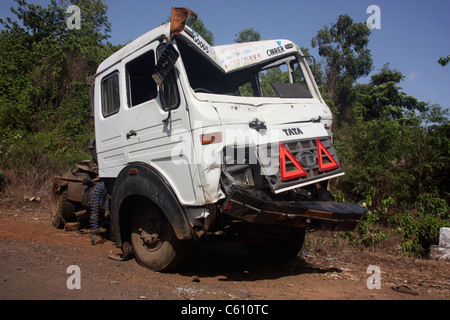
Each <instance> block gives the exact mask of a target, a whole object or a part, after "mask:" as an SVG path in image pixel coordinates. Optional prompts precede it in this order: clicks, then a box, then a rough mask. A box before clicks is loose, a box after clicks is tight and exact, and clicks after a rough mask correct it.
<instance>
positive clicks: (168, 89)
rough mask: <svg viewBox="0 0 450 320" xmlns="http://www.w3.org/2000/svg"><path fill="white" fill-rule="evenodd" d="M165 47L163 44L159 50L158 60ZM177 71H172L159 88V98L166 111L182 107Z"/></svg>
mask: <svg viewBox="0 0 450 320" xmlns="http://www.w3.org/2000/svg"><path fill="white" fill-rule="evenodd" d="M164 49H165V45H164V44H161V45H160V46H159V47H158V49H157V57H158V60H159V58H160V57H161V55H162V54H163V52H164ZM175 75H176V69H175V68H174V69H172V71H171V72H170V74H169V75H168V76H167V78H166V80H165V81H164V83H163V84H162V86H161V87H160V88H159V96H160V98H161V103H162V107H163V110H164V111H169V109H171V110H175V109H177V108H178V107H179V106H180V95H179V93H178V87H177V81H176V76H175Z"/></svg>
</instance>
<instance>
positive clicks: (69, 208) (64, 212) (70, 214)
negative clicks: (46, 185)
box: [50, 183, 77, 229]
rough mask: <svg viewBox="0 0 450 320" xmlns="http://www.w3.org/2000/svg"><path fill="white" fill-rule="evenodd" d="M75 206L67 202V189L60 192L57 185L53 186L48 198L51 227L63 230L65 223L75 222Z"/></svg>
mask: <svg viewBox="0 0 450 320" xmlns="http://www.w3.org/2000/svg"><path fill="white" fill-rule="evenodd" d="M74 213H75V205H74V204H73V203H72V202H70V201H69V200H67V189H65V190H61V188H60V187H59V186H58V184H57V183H54V184H53V187H52V193H51V196H50V216H51V219H52V225H53V226H54V227H55V228H57V229H63V228H64V225H65V224H66V223H67V222H75V221H76V220H77V217H76V216H75V214H74Z"/></svg>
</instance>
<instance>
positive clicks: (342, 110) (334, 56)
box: [311, 15, 372, 119]
mask: <svg viewBox="0 0 450 320" xmlns="http://www.w3.org/2000/svg"><path fill="white" fill-rule="evenodd" d="M370 33H371V32H370V30H369V29H368V28H367V26H366V24H364V23H354V22H353V19H352V18H350V16H348V15H341V16H339V19H338V20H337V21H336V23H333V24H332V25H331V27H330V28H329V27H327V26H324V28H323V29H321V30H319V31H318V32H317V35H316V36H315V37H314V38H313V39H312V41H311V45H312V47H313V48H315V47H318V50H319V55H320V56H321V57H323V58H325V61H326V71H325V79H324V80H323V83H324V91H325V92H326V93H327V95H328V96H329V97H330V99H331V100H332V101H333V104H334V106H336V109H335V112H336V113H337V114H340V115H341V117H340V118H342V119H346V118H348V114H347V113H348V111H349V110H350V106H351V104H352V102H353V99H354V93H353V90H352V88H353V85H354V83H355V81H356V80H357V79H358V78H360V77H362V76H367V75H369V73H370V72H371V71H372V56H371V54H370V50H369V49H368V48H367V45H368V43H369V35H370Z"/></svg>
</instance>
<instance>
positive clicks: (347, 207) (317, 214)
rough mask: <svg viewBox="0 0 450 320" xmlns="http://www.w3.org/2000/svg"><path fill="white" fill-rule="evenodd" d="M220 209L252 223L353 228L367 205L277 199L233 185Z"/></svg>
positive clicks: (334, 229)
mask: <svg viewBox="0 0 450 320" xmlns="http://www.w3.org/2000/svg"><path fill="white" fill-rule="evenodd" d="M221 212H222V213H224V214H227V215H230V216H232V217H234V218H238V219H241V220H243V221H246V222H249V223H256V224H270V225H281V226H290V227H297V228H307V229H317V230H328V231H352V230H354V229H355V228H356V227H357V226H358V224H359V222H360V221H361V219H362V218H363V217H364V214H365V212H366V208H364V207H361V206H360V205H357V204H352V203H342V202H336V201H274V200H272V199H271V198H269V197H267V196H265V195H263V194H260V193H258V192H256V191H254V190H252V189H243V188H240V187H234V188H233V190H232V192H231V193H230V195H229V196H228V197H227V199H226V200H225V202H224V203H223V204H222V206H221Z"/></svg>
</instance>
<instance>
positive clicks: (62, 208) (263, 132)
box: [51, 23, 365, 271]
mask: <svg viewBox="0 0 450 320" xmlns="http://www.w3.org/2000/svg"><path fill="white" fill-rule="evenodd" d="M306 58H307V57H305V56H304V55H303V53H302V52H301V50H300V49H299V47H298V46H297V45H296V44H295V43H293V42H292V41H289V40H282V39H281V40H270V41H258V42H248V43H236V44H231V45H222V46H214V47H213V46H211V45H210V44H208V43H207V42H206V41H205V40H204V39H203V38H202V37H201V36H200V35H199V34H198V33H196V32H195V31H194V30H192V29H191V28H189V27H188V26H186V27H183V29H182V30H181V31H180V32H179V33H177V34H173V33H172V32H171V26H170V23H168V24H165V25H162V26H160V27H158V28H156V29H154V30H152V31H150V32H148V33H146V34H144V35H143V36H141V37H140V38H138V39H136V40H134V41H132V42H131V43H129V44H128V45H126V46H125V47H123V48H122V49H121V50H119V51H117V52H116V53H114V54H113V55H112V56H110V57H109V58H107V59H106V60H105V61H104V62H102V63H101V64H100V66H99V67H98V70H97V73H96V75H95V77H93V81H92V84H91V85H90V88H89V90H90V94H91V104H92V110H93V114H94V121H95V141H94V140H93V142H92V143H91V146H90V147H91V149H92V152H93V159H92V160H90V161H85V162H82V163H80V164H78V165H77V168H76V170H74V171H72V172H68V173H65V174H63V175H61V176H58V177H55V180H54V184H53V189H52V192H51V215H52V221H53V225H54V226H55V227H57V228H63V227H64V226H65V225H67V224H70V223H72V224H73V223H79V222H80V221H85V222H86V223H87V224H88V229H90V231H91V232H92V234H95V233H96V232H98V230H100V228H106V229H107V230H110V231H111V235H112V238H113V239H114V241H115V242H116V245H117V247H119V248H121V249H122V254H121V255H119V256H117V257H116V258H117V259H123V260H126V259H131V258H135V259H136V260H137V261H138V263H140V264H141V265H143V266H144V267H147V268H149V269H151V270H154V271H164V270H170V269H173V268H175V267H177V266H180V264H181V263H182V262H183V261H184V260H185V259H186V257H188V255H189V252H190V250H191V248H192V246H193V244H194V243H195V242H197V241H202V240H207V241H213V240H215V239H217V238H220V239H225V240H230V241H242V242H244V243H245V244H246V246H247V248H248V251H249V252H250V254H252V255H254V256H255V257H256V258H258V259H260V260H261V261H267V262H277V263H282V262H286V261H289V260H290V259H292V258H293V257H295V256H296V255H297V254H298V253H299V251H300V249H301V247H302V245H303V242H304V239H305V231H308V230H329V231H345V230H354V229H355V227H356V226H357V225H358V223H359V221H360V220H361V219H362V217H363V216H364V213H365V208H363V207H361V206H359V205H356V204H350V203H342V202H336V201H334V200H333V197H332V196H331V194H330V192H329V182H330V180H331V179H335V178H337V177H340V176H342V175H344V171H343V168H342V167H341V164H340V162H339V158H338V155H337V154H336V151H335V149H334V148H333V143H332V142H333V137H332V131H331V128H332V119H333V117H332V113H331V111H330V109H329V107H328V106H327V105H326V104H325V102H324V100H323V98H322V97H321V95H320V93H319V90H318V87H317V85H316V83H315V81H314V77H313V74H312V71H311V69H310V67H309V66H308V63H307V60H306Z"/></svg>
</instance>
